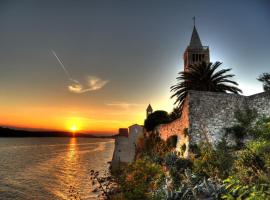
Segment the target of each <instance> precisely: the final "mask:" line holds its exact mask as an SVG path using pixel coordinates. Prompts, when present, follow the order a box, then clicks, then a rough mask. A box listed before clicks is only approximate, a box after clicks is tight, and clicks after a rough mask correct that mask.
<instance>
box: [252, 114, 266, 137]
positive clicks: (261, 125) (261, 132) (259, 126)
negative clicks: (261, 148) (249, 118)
mask: <svg viewBox="0 0 270 200" xmlns="http://www.w3.org/2000/svg"><path fill="white" fill-rule="evenodd" d="M254 129H255V130H254V136H255V138H261V139H265V140H268V141H269V140H270V117H261V118H260V119H259V120H258V121H257V123H256V126H255V128H254Z"/></svg>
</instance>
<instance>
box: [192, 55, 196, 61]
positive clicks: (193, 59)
mask: <svg viewBox="0 0 270 200" xmlns="http://www.w3.org/2000/svg"><path fill="white" fill-rule="evenodd" d="M192 61H193V62H195V54H192Z"/></svg>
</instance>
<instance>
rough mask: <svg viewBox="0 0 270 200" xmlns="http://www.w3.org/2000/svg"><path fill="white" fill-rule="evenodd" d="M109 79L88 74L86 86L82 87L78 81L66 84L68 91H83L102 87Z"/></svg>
mask: <svg viewBox="0 0 270 200" xmlns="http://www.w3.org/2000/svg"><path fill="white" fill-rule="evenodd" d="M108 82H109V81H108V80H102V79H100V78H99V77H97V76H88V77H87V84H86V87H83V86H82V84H80V83H79V82H77V83H72V84H71V85H69V86H68V89H69V91H71V92H74V93H84V92H89V91H95V90H99V89H101V88H103V87H104V86H105V85H106V84H107V83H108Z"/></svg>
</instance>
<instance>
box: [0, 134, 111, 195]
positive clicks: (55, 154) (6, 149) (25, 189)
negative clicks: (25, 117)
mask: <svg viewBox="0 0 270 200" xmlns="http://www.w3.org/2000/svg"><path fill="white" fill-rule="evenodd" d="M113 146H114V140H111V139H92V138H0V199H1V200H2V199H5V200H11V199H12V200H17V199H20V200H21V199H24V200H28V199H35V200H36V199H37V200H38V199H42V200H43V199H44V200H50V199H53V200H54V199H56V200H57V199H60V200H62V199H72V198H71V195H72V194H71V193H78V194H79V197H80V199H83V200H84V199H85V200H88V199H97V198H96V195H95V194H93V193H91V191H92V186H91V181H90V177H89V171H90V170H91V169H95V170H105V169H106V168H107V166H108V164H107V162H108V161H111V158H112V154H113ZM70 187H72V188H74V190H75V191H73V192H71V191H70ZM77 196H78V195H77Z"/></svg>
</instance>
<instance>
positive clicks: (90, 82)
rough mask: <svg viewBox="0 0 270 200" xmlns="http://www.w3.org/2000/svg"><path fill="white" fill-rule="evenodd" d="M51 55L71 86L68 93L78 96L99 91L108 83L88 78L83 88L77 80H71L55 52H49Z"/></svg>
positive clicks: (92, 77)
mask: <svg viewBox="0 0 270 200" xmlns="http://www.w3.org/2000/svg"><path fill="white" fill-rule="evenodd" d="M51 53H52V54H53V56H54V57H55V58H56V59H57V61H58V63H59V64H60V66H61V68H62V69H63V71H64V72H65V74H66V77H67V78H68V79H69V81H70V82H71V84H70V85H69V86H68V89H69V91H70V92H74V93H78V94H80V93H84V92H89V91H95V90H99V89H101V88H103V87H104V86H105V85H106V84H107V83H108V82H109V81H108V80H102V79H101V78H99V77H97V76H88V77H87V84H86V87H84V86H83V85H82V84H81V83H80V82H79V81H78V80H76V79H73V78H72V76H71V74H70V73H69V71H68V70H67V68H66V67H65V65H64V63H63V61H62V60H61V59H60V58H59V57H58V56H57V54H56V52H55V51H54V50H51Z"/></svg>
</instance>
